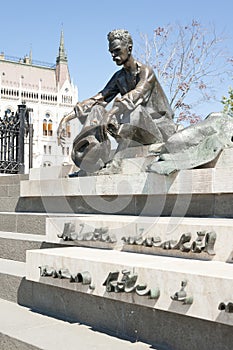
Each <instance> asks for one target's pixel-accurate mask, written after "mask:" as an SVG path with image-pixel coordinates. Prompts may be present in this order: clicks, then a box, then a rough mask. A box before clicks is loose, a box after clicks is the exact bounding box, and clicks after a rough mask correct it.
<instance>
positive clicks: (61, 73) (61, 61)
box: [56, 30, 70, 87]
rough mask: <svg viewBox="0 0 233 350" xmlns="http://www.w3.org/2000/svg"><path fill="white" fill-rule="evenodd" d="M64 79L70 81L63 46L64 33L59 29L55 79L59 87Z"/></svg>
mask: <svg viewBox="0 0 233 350" xmlns="http://www.w3.org/2000/svg"><path fill="white" fill-rule="evenodd" d="M65 80H69V82H70V74H69V69H68V60H67V55H66V52H65V46H64V33H63V30H62V31H61V37H60V45H59V53H58V56H57V59H56V81H57V84H58V83H59V85H60V87H61V86H62V85H63V84H64V82H65Z"/></svg>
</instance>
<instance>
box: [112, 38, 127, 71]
mask: <svg viewBox="0 0 233 350" xmlns="http://www.w3.org/2000/svg"><path fill="white" fill-rule="evenodd" d="M109 51H110V53H111V55H112V59H113V61H114V62H116V64H117V65H118V66H121V65H122V64H124V63H126V62H127V61H128V59H129V57H130V55H131V48H130V47H129V46H127V45H126V44H125V43H123V42H122V41H121V40H119V39H115V40H113V41H111V42H110V43H109Z"/></svg>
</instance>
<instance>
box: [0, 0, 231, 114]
mask: <svg viewBox="0 0 233 350" xmlns="http://www.w3.org/2000/svg"><path fill="white" fill-rule="evenodd" d="M232 16H233V5H232V0H222V1H219V2H216V1H213V0H212V1H210V0H202V1H200V0H196V1H194V2H189V1H187V0H166V1H157V0H142V1H138V0H132V1H125V0H118V1H110V0H102V1H101V0H99V1H96V0H93V1H92V0H82V1H80V0H66V1H58V0H57V1H54V0H50V1H48V0H40V1H32V0H30V1H29V0H24V1H18V0H12V1H8V2H7V1H3V2H1V32H0V51H3V52H4V53H5V54H6V55H9V56H16V57H23V56H25V55H26V54H29V51H30V48H31V49H32V54H33V59H35V60H40V61H46V62H51V63H55V60H56V56H57V53H58V46H59V40H60V32H61V28H63V31H64V37H65V48H66V52H67V55H68V62H69V68H70V75H71V77H72V79H73V81H74V83H75V84H76V85H78V88H79V99H80V100H82V99H85V98H87V97H90V96H91V95H93V94H95V93H96V92H98V91H99V90H101V88H102V87H103V86H104V85H105V83H106V82H107V81H108V79H109V78H110V77H111V75H112V74H113V73H114V72H115V71H116V70H117V67H116V66H115V64H114V62H112V60H111V57H110V54H109V52H108V43H107V39H106V36H107V33H108V32H109V31H111V30H112V29H116V28H125V29H128V30H129V31H130V33H131V34H132V36H133V39H134V42H137V40H139V34H140V33H147V34H152V32H153V29H155V28H156V27H158V26H165V25H167V24H169V23H175V22H179V23H181V24H187V23H190V22H191V21H192V19H195V20H197V21H200V22H201V24H202V25H203V26H205V27H208V26H209V25H210V24H214V26H215V28H216V31H217V33H222V32H224V33H225V36H226V40H225V42H224V44H225V46H226V48H227V49H228V50H229V52H231V55H232V56H233V21H232ZM231 81H232V77H229V82H228V84H226V86H224V87H222V88H221V89H222V91H221V95H222V94H226V93H227V90H228V85H233V84H231ZM218 106H219V104H218V105H216V106H215V108H218ZM212 109H213V108H212ZM211 111H212V110H211Z"/></svg>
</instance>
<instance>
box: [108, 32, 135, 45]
mask: <svg viewBox="0 0 233 350" xmlns="http://www.w3.org/2000/svg"><path fill="white" fill-rule="evenodd" d="M115 39H119V40H121V41H123V43H125V44H126V45H127V46H128V45H133V40H132V37H131V35H130V34H129V32H128V30H125V29H114V30H112V31H111V32H109V33H108V41H109V42H111V41H113V40H115Z"/></svg>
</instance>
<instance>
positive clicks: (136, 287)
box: [103, 270, 160, 299]
mask: <svg viewBox="0 0 233 350" xmlns="http://www.w3.org/2000/svg"><path fill="white" fill-rule="evenodd" d="M122 274H123V276H122V278H121V280H119V279H118V278H119V271H116V272H109V274H108V277H107V278H106V280H105V281H104V283H103V286H105V287H106V292H108V293H111V292H114V293H121V292H125V293H132V292H136V294H138V295H139V296H145V295H147V296H148V297H149V298H150V299H158V298H159V296H160V291H159V288H154V289H151V288H149V287H148V286H147V284H136V282H137V278H138V275H137V274H135V273H131V272H130V271H129V270H123V271H122Z"/></svg>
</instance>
